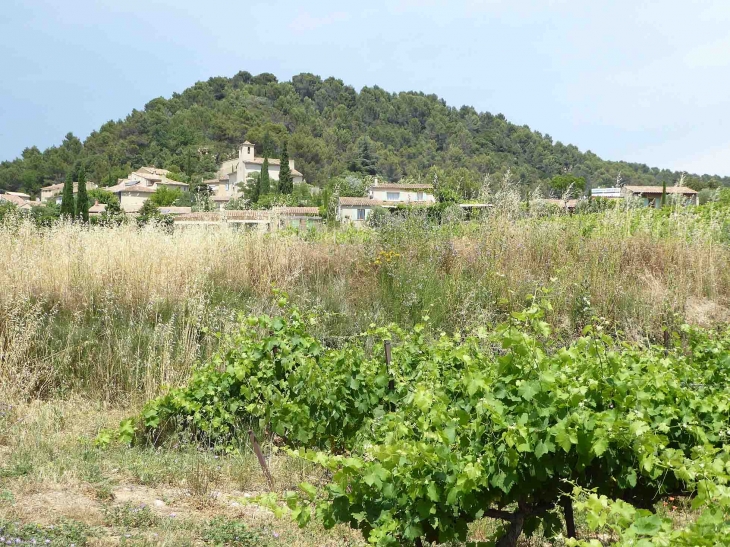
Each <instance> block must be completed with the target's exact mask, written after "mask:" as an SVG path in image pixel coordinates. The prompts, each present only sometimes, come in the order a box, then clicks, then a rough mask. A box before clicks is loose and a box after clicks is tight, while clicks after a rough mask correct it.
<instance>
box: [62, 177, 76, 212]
mask: <svg viewBox="0 0 730 547" xmlns="http://www.w3.org/2000/svg"><path fill="white" fill-rule="evenodd" d="M73 180H74V175H73V171H71V170H69V172H68V173H66V181H65V182H64V183H63V194H61V216H62V217H63V218H65V219H67V220H68V219H72V218H74V216H75V215H76V212H75V209H76V207H75V204H74V183H73Z"/></svg>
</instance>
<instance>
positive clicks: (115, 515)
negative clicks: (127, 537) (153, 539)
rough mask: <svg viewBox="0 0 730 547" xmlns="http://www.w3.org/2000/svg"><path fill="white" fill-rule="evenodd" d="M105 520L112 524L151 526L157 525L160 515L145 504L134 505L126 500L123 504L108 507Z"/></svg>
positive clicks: (125, 527)
mask: <svg viewBox="0 0 730 547" xmlns="http://www.w3.org/2000/svg"><path fill="white" fill-rule="evenodd" d="M104 520H105V521H106V522H107V524H109V525H110V526H119V527H122V528H124V529H129V528H150V527H154V526H157V524H158V523H159V521H160V519H159V517H158V516H157V515H156V514H155V513H154V512H153V511H152V510H151V509H150V508H149V507H148V506H147V505H145V504H141V505H134V504H132V503H129V502H126V503H124V504H122V505H115V506H112V507H106V508H105V509H104Z"/></svg>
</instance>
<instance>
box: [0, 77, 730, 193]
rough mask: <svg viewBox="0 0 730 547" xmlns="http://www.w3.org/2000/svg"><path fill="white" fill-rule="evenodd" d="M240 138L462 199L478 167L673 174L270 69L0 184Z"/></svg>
mask: <svg viewBox="0 0 730 547" xmlns="http://www.w3.org/2000/svg"><path fill="white" fill-rule="evenodd" d="M246 139H248V140H249V141H252V142H254V143H256V144H257V154H262V153H263V152H264V149H265V150H266V151H267V152H268V153H269V154H270V155H271V156H273V157H276V156H277V155H278V153H279V151H280V149H281V146H282V144H283V142H284V141H285V140H286V139H288V143H289V154H290V157H292V158H293V159H294V160H295V161H296V165H297V169H299V170H300V171H301V172H302V173H304V175H305V177H306V179H307V180H308V181H309V182H311V183H313V184H317V185H320V186H323V185H324V184H325V183H326V181H327V180H328V179H329V178H330V177H333V176H336V175H339V174H342V173H343V172H344V171H347V170H360V171H369V172H373V171H376V172H377V173H378V174H379V175H381V176H382V177H384V178H385V179H388V180H398V179H400V178H402V177H404V176H411V177H416V178H417V177H426V176H429V171H430V170H432V169H434V168H435V169H437V170H438V171H437V172H438V174H439V176H440V177H451V178H452V179H453V178H457V179H458V180H459V187H460V188H462V189H464V192H463V193H464V194H466V197H469V196H468V194H469V192H470V191H473V190H470V189H473V188H476V187H478V184H479V181H480V180H481V179H482V177H483V175H484V174H485V173H492V174H496V175H497V176H499V175H501V174H502V173H503V172H505V171H506V170H507V169H511V171H512V173H513V175H515V177H516V178H518V179H519V180H520V182H521V184H523V185H524V186H525V187H531V186H534V185H536V184H538V183H544V182H546V181H548V180H550V179H551V178H552V177H553V176H555V175H557V174H561V173H564V172H570V173H572V174H574V175H576V176H581V177H585V179H586V181H587V183H588V185H589V186H593V187H595V186H607V185H609V186H610V185H613V184H614V183H615V181H616V178H617V176H618V174H619V173H621V178H622V180H623V181H624V182H625V183H627V184H629V183H630V184H661V183H662V182H663V181H665V180H666V181H667V182H668V183H669V184H673V183H674V182H675V181H676V180H677V178H678V177H679V174H678V173H676V172H672V171H670V170H666V169H657V168H650V167H647V166H646V165H643V164H636V163H626V162H611V161H605V160H602V159H601V158H599V157H598V156H596V155H595V154H593V153H591V152H581V151H580V150H579V149H578V148H577V147H576V146H573V145H565V144H563V143H561V142H554V141H553V139H552V138H551V137H550V136H549V135H547V134H542V133H540V132H538V131H533V130H531V129H530V128H529V127H527V126H518V125H514V124H511V123H510V122H508V121H507V120H506V119H505V117H504V116H503V115H501V114H497V115H493V114H490V113H488V112H483V113H480V112H477V111H476V110H475V109H474V108H472V107H468V106H464V107H461V108H454V107H450V106H448V105H447V104H446V103H445V101H443V100H442V99H439V98H438V97H437V96H435V95H426V94H424V93H417V92H401V93H388V92H387V91H384V90H383V89H380V88H378V87H372V88H371V87H366V88H363V89H362V90H361V91H360V92H359V93H358V92H357V91H356V90H355V89H354V88H352V87H351V86H348V85H345V84H344V83H343V82H342V81H341V80H337V79H335V78H328V79H326V80H322V79H321V78H319V77H318V76H314V75H312V74H300V75H298V76H295V77H293V78H292V81H291V82H278V81H277V79H276V77H275V76H273V75H271V74H260V75H258V76H252V75H251V74H249V73H248V72H239V73H238V74H237V75H235V76H234V77H233V78H223V77H216V78H211V79H209V80H208V81H207V82H198V83H196V84H195V85H194V86H192V87H190V88H188V89H187V90H185V91H183V92H182V93H179V94H178V93H175V94H174V95H173V96H172V97H171V98H170V99H164V98H158V99H154V100H152V101H150V102H149V103H148V104H147V105H145V107H144V110H134V111H133V112H132V113H131V114H130V115H129V116H127V117H126V118H125V119H124V120H120V121H116V122H115V121H110V122H108V123H106V124H104V125H103V126H102V127H101V128H100V129H99V130H98V131H94V132H93V133H92V134H91V135H90V136H89V137H88V138H87V139H86V141H84V142H83V143H82V142H81V141H80V140H79V139H78V138H77V137H75V136H74V135H72V134H71V133H69V134H68V135H67V136H66V138H65V139H64V141H63V143H61V144H60V145H59V146H57V147H51V148H49V149H48V150H46V151H44V152H41V151H40V150H39V149H38V148H37V147H30V148H26V149H25V150H24V151H23V154H22V157H20V158H18V159H16V160H13V161H5V162H2V163H1V164H0V190H24V191H26V192H29V193H31V194H34V195H37V194H38V191H39V189H40V188H41V187H42V186H44V185H48V184H53V183H57V182H61V181H63V180H64V179H65V177H66V174H67V172H68V171H69V170H76V169H78V167H79V166H81V165H83V166H84V168H85V170H86V173H87V178H88V179H89V180H93V181H99V182H100V183H101V184H102V185H111V184H113V183H115V182H116V179H117V178H118V177H122V176H125V175H126V174H127V173H128V172H130V171H131V170H132V169H135V168H137V167H140V166H142V165H154V166H157V167H164V168H167V169H171V170H172V171H179V172H180V175H179V177H180V178H181V180H200V178H201V177H208V176H210V175H212V174H213V172H214V171H215V166H216V164H217V163H219V162H220V161H222V160H224V159H227V158H229V157H231V156H232V155H233V154H234V153H235V150H236V148H237V145H238V144H239V143H240V142H242V141H243V140H246ZM363 157H364V158H363ZM363 159H365V160H367V161H363ZM373 165H374V167H373ZM689 181H690V183H691V184H693V185H694V186H695V187H702V186H707V185H711V186H715V185H720V184H722V185H730V177H724V178H715V177H710V176H706V175H705V176H701V177H699V176H692V177H690V179H689Z"/></svg>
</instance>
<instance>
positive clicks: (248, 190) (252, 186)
mask: <svg viewBox="0 0 730 547" xmlns="http://www.w3.org/2000/svg"><path fill="white" fill-rule="evenodd" d="M242 186H243V188H241V190H243V195H244V197H245V198H246V199H247V200H248V201H250V202H251V203H257V202H258V201H259V197H260V196H261V173H257V172H255V171H254V172H253V173H251V174H250V175H249V176H248V178H247V179H246V183H245V184H242Z"/></svg>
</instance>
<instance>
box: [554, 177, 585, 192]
mask: <svg viewBox="0 0 730 547" xmlns="http://www.w3.org/2000/svg"><path fill="white" fill-rule="evenodd" d="M571 186H572V190H573V194H578V193H580V194H582V193H583V192H585V189H586V179H584V178H583V177H576V176H574V175H555V176H554V177H553V178H552V180H551V181H550V189H551V190H553V192H554V193H556V194H557V195H558V197H562V196H563V194H565V192H566V191H567V190H568V188H571Z"/></svg>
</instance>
